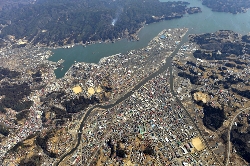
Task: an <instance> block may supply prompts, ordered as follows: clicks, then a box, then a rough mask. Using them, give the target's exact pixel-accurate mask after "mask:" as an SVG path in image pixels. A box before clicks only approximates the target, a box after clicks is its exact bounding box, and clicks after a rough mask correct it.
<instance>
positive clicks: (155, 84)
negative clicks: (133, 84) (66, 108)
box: [67, 72, 214, 165]
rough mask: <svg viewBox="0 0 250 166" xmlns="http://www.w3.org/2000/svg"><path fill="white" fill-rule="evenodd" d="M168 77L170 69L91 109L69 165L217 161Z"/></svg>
mask: <svg viewBox="0 0 250 166" xmlns="http://www.w3.org/2000/svg"><path fill="white" fill-rule="evenodd" d="M168 81H169V73H168V72H164V73H163V74H160V75H159V76H157V77H155V78H154V79H152V80H149V81H148V82H147V83H146V84H145V85H143V86H142V87H141V88H140V89H138V90H137V91H135V92H134V93H133V95H131V96H130V97H129V98H128V99H126V100H124V101H123V102H121V103H120V104H118V105H116V106H114V107H112V108H109V109H107V110H99V111H98V110H97V111H95V112H93V113H91V115H90V116H89V118H88V120H87V122H86V123H85V126H84V130H83V132H82V140H81V146H79V147H78V150H77V151H75V153H74V154H73V155H72V156H71V158H70V159H69V160H67V164H69V165H70V164H78V165H85V164H89V163H95V164H96V163H98V164H101V165H110V164H128V163H133V164H143V165H147V164H157V163H161V164H163V165H166V164H169V165H188V164H191V165H195V164H196V165H197V164H203V165H212V164H214V160H213V157H212V155H211V153H209V152H208V151H207V149H206V148H205V145H204V143H203V139H202V137H201V136H200V135H199V132H198V131H197V129H196V127H195V126H194V125H193V123H192V121H191V120H190V119H189V118H188V116H187V114H186V112H185V111H184V109H183V108H182V107H181V106H180V105H179V104H178V103H177V102H176V101H175V98H174V96H172V94H171V92H170V84H169V82H168Z"/></svg>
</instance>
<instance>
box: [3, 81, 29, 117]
mask: <svg viewBox="0 0 250 166" xmlns="http://www.w3.org/2000/svg"><path fill="white" fill-rule="evenodd" d="M30 93H31V89H30V87H29V85H28V84H27V83H22V84H13V85H10V84H8V83H6V84H4V85H3V84H2V87H1V88H0V96H4V98H3V99H2V100H1V103H0V112H3V113H4V112H5V111H6V110H5V108H11V109H13V110H15V111H17V112H20V111H22V110H24V109H29V108H30V107H31V106H32V104H33V101H22V99H23V98H24V97H25V96H29V95H30Z"/></svg>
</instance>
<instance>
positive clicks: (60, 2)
mask: <svg viewBox="0 0 250 166" xmlns="http://www.w3.org/2000/svg"><path fill="white" fill-rule="evenodd" d="M188 4H189V3H188V2H180V1H178V2H159V1H158V0H70V1H69V0H37V1H36V3H35V4H29V5H19V7H16V8H12V9H11V10H2V11H1V12H0V23H1V24H5V25H8V26H6V27H4V28H3V29H2V31H1V34H0V37H2V38H3V37H5V36H6V35H13V36H15V38H16V39H23V38H24V37H25V39H26V40H28V41H32V43H33V44H38V43H40V44H45V45H47V46H55V45H64V44H69V43H72V42H74V43H80V42H83V43H86V42H88V41H97V40H103V41H104V40H106V39H110V40H113V39H116V38H119V37H125V36H126V35H129V34H134V33H135V32H136V31H137V30H138V29H140V28H141V27H142V26H143V24H142V23H152V22H156V21H160V20H162V19H172V18H178V17H182V16H183V15H184V14H185V13H186V10H187V5H188Z"/></svg>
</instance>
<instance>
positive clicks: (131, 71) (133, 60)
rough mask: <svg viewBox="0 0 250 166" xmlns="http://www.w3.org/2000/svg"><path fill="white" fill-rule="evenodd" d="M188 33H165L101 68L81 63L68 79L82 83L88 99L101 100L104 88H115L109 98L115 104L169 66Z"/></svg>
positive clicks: (105, 60) (108, 59)
mask: <svg viewBox="0 0 250 166" xmlns="http://www.w3.org/2000/svg"><path fill="white" fill-rule="evenodd" d="M186 32H187V29H186V28H184V29H168V30H164V31H162V32H161V33H160V34H159V35H158V36H157V37H155V38H154V39H153V40H152V41H151V42H150V43H149V44H148V46H147V47H146V48H143V49H140V50H132V51H130V52H128V53H127V54H117V55H113V56H110V57H105V58H103V59H101V60H100V62H99V64H98V65H96V64H86V63H77V64H75V65H73V66H72V67H71V68H70V69H69V71H68V72H67V73H66V74H65V78H67V79H70V80H79V82H80V83H81V87H82V89H83V91H82V93H81V94H83V95H84V94H85V95H86V96H91V95H96V96H97V97H98V96H99V95H98V92H97V89H98V87H100V86H101V87H104V86H106V87H109V88H112V94H110V95H109V96H108V97H109V99H110V101H111V102H112V101H114V100H116V99H118V98H119V97H120V96H121V95H123V94H125V93H126V92H128V91H130V87H131V88H132V87H133V86H135V85H136V84H138V83H139V82H140V81H141V80H143V79H144V78H145V77H147V76H148V75H150V74H151V73H153V72H154V71H156V70H157V69H158V68H159V67H160V66H161V65H162V64H163V63H165V61H164V60H165V58H166V57H168V56H169V55H170V54H171V53H172V52H173V51H174V50H175V49H176V47H177V45H178V44H179V42H180V40H182V37H183V36H184V35H185V33H186ZM80 80H81V81H80ZM82 80H85V81H82ZM90 88H91V89H92V93H90V91H89V89H90ZM93 90H94V91H93ZM100 92H102V91H99V93H100Z"/></svg>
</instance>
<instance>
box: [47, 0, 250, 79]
mask: <svg viewBox="0 0 250 166" xmlns="http://www.w3.org/2000/svg"><path fill="white" fill-rule="evenodd" d="M161 1H167V0H161ZM188 2H189V3H190V6H196V7H200V8H201V9H202V13H197V14H192V15H188V14H187V15H185V16H184V17H182V18H180V19H173V20H166V21H162V22H158V23H152V24H150V25H146V26H145V27H144V28H143V29H142V30H141V31H140V32H139V38H140V41H136V42H131V41H127V40H126V39H123V40H121V41H117V42H116V43H102V44H93V45H89V46H87V47H83V46H80V45H78V46H74V47H73V48H70V49H63V48H58V49H55V50H52V51H53V53H54V54H53V56H51V57H50V58H49V60H50V61H54V62H57V61H58V60H60V59H63V60H65V61H64V63H63V66H64V68H63V69H62V70H61V69H56V70H55V74H56V77H57V78H61V77H63V76H64V74H65V73H66V72H67V70H68V69H69V68H70V66H72V65H73V64H74V63H75V62H87V63H98V62H99V60H100V59H101V58H103V57H106V56H110V55H114V54H117V53H126V52H127V51H130V50H133V49H140V48H143V47H145V46H147V44H148V43H149V41H150V40H152V39H153V38H154V37H155V36H156V35H157V34H158V33H160V32H161V31H162V30H163V29H169V28H181V27H187V28H189V32H188V33H189V34H192V33H196V34H200V33H210V32H215V31H217V30H233V31H235V32H238V33H241V34H247V33H248V32H250V19H249V18H250V10H248V12H247V13H240V14H236V15H234V14H231V13H222V12H213V11H212V10H211V9H210V8H207V7H205V6H203V5H202V4H201V1H200V0H188ZM184 40H187V38H186V39H184Z"/></svg>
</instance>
